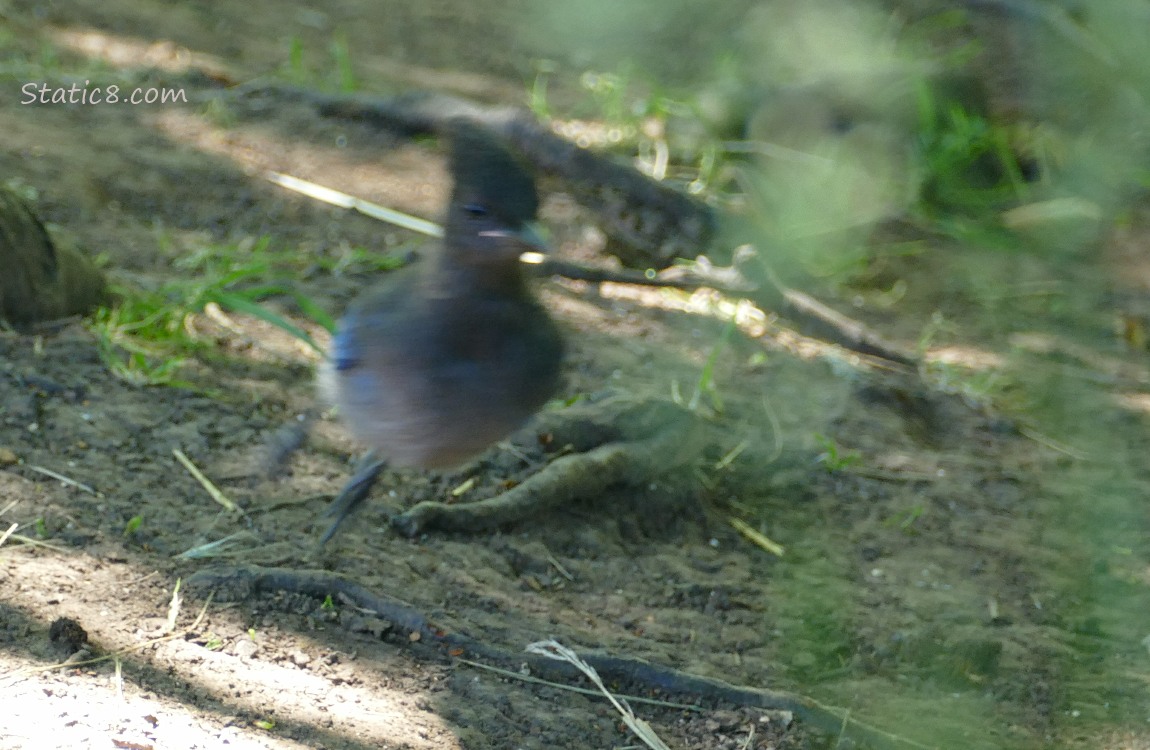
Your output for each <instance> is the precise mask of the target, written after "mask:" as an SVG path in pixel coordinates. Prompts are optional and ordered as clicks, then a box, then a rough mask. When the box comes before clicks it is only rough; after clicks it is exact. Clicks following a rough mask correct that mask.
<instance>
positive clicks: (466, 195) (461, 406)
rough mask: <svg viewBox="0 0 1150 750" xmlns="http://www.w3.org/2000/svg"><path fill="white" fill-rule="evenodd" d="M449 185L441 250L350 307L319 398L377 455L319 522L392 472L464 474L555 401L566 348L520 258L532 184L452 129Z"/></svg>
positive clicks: (513, 165)
mask: <svg viewBox="0 0 1150 750" xmlns="http://www.w3.org/2000/svg"><path fill="white" fill-rule="evenodd" d="M447 130H448V134H449V135H450V137H451V152H450V159H449V168H450V172H451V176H452V178H453V180H454V189H453V191H452V193H451V200H450V203H449V204H448V207H447V216H446V222H445V227H444V238H443V241H442V243H441V245H440V246H439V247H438V248H437V249H436V250H435V251H434V252H432V253H431V254H430V257H428V258H427V259H425V260H424V261H423V262H422V263H420V264H419V266H418V267H416V268H412V269H409V270H406V271H402V272H398V273H396V274H395V275H394V276H392V277H389V278H388V279H387V280H386V282H385V283H384V284H382V285H381V286H379V287H378V288H376V289H374V290H371V291H368V292H367V293H365V294H364V295H363V296H362V297H360V298H359V299H357V300H356V301H355V302H354V303H352V305H351V307H350V308H349V309H348V311H347V313H346V315H345V316H344V317H343V319H342V320H341V321H340V323H339V326H338V329H337V331H336V334H335V338H334V341H333V344H332V351H331V353H330V356H329V358H328V361H327V362H326V363H325V364H324V366H323V367H322V368H321V372H320V389H321V391H323V392H324V393H325V395H326V396H327V397H328V399H329V400H330V401H331V402H332V403H334V404H335V406H336V407H337V408H338V410H339V413H340V415H341V417H342V418H343V420H344V422H345V423H346V424H347V426H348V427H349V429H350V430H351V432H352V433H353V434H354V435H355V436H356V437H357V438H358V439H359V440H361V441H362V442H363V443H365V444H366V445H368V446H369V447H370V448H371V451H370V452H369V453H368V454H367V455H366V456H365V457H364V459H363V460H362V461H361V463H360V465H359V467H358V469H357V471H356V473H355V476H353V477H352V479H351V480H349V481H348V483H347V485H345V487H344V489H343V490H342V491H341V493H340V494H339V496H337V497H336V499H335V500H334V501H333V502H332V504H331V506H330V507H329V508H328V510H327V512H326V514H325V515H327V516H332V517H334V518H335V521H334V522H333V523H332V525H331V527H330V528H329V529H328V530H327V532H326V533H325V534H324V535H323V537H322V540H321V543H325V542H327V541H328V540H329V539H330V538H331V537H332V536H333V535H334V534H335V532H336V530H337V529H338V528H339V526H340V524H341V523H342V522H343V520H344V519H345V518H347V517H348V515H349V514H351V513H352V512H353V511H354V510H356V509H357V508H358V507H359V506H360V505H361V504H362V503H363V501H364V500H365V499H366V497H367V495H368V493H369V491H370V489H371V486H372V485H373V484H374V482H375V480H376V478H377V477H378V476H379V474H380V472H381V471H382V470H383V467H384V465H385V464H386V463H393V464H396V465H400V466H408V467H416V468H423V469H436V468H448V467H452V466H456V465H458V464H460V463H462V462H464V461H466V460H467V459H469V458H472V457H473V456H475V455H477V454H479V453H481V452H482V451H483V450H485V449H486V448H488V447H489V446H491V445H492V444H493V443H496V442H498V441H499V440H502V439H503V438H505V437H507V436H508V435H509V434H510V433H511V432H513V431H514V430H515V429H516V428H518V427H519V426H520V425H522V424H523V423H524V422H525V421H527V419H528V418H529V417H530V416H531V415H532V414H534V413H535V412H536V411H537V410H538V409H539V408H540V407H541V406H542V405H543V403H544V402H545V401H546V400H547V399H548V398H549V397H550V396H551V394H552V393H553V392H554V390H555V388H556V386H557V384H558V380H559V370H560V361H561V359H562V356H563V343H562V339H561V338H560V335H559V331H558V329H557V328H556V326H555V323H554V322H553V321H552V320H551V318H550V317H549V316H548V314H547V311H546V310H545V309H544V308H543V306H542V305H540V304H539V302H538V301H537V300H536V299H535V297H534V296H533V295H532V293H531V290H530V288H529V286H528V283H527V280H526V279H525V277H524V273H523V267H522V263H521V262H520V260H519V256H520V255H521V254H522V253H523V252H524V251H527V250H540V249H543V246H542V242H541V241H540V240H539V238H538V237H537V235H535V234H534V232H533V231H532V229H531V226H530V224H529V222H531V221H532V220H533V219H534V218H535V213H536V210H537V208H538V205H539V199H538V196H537V195H536V192H535V183H534V180H533V179H532V177H531V175H530V174H528V172H527V171H525V169H524V168H523V167H522V166H521V165H520V163H519V162H518V161H516V159H515V158H514V157H513V156H512V155H511V154H510V153H509V152H508V151H507V150H506V149H505V148H504V147H503V145H502V144H501V143H500V142H499V140H498V139H497V137H496V136H495V135H493V134H492V133H490V132H489V131H487V130H485V129H483V128H482V127H481V126H478V125H473V124H467V123H464V122H462V121H456V122H453V123H451V125H450V126H449V128H448V129H447Z"/></svg>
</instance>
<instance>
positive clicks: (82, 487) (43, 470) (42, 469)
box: [24, 464, 100, 497]
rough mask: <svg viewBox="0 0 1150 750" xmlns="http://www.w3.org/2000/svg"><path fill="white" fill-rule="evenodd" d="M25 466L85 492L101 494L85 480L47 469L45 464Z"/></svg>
mask: <svg viewBox="0 0 1150 750" xmlns="http://www.w3.org/2000/svg"><path fill="white" fill-rule="evenodd" d="M24 466H25V468H28V469H31V470H32V471H35V472H37V473H40V474H43V475H44V476H46V477H52V478H53V479H57V480H59V481H61V482H63V483H64V484H66V485H68V486H69V487H75V488H76V489H78V490H83V491H84V492H87V493H88V494H89V495H95V496H97V497H99V496H100V493H99V492H96V490H94V489H92V488H91V487H89V486H88V485H86V484H84V483H83V482H77V481H76V480H75V479H72V478H71V477H66V476H64V475H63V474H60V473H58V472H55V471H52V470H51V469H47V468H45V467H43V466H36V465H35V464H24Z"/></svg>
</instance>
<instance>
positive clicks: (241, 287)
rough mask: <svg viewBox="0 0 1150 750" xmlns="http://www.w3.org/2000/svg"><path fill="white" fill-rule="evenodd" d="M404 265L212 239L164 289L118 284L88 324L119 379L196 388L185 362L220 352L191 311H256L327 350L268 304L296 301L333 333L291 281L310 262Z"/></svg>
mask: <svg viewBox="0 0 1150 750" xmlns="http://www.w3.org/2000/svg"><path fill="white" fill-rule="evenodd" d="M401 263H402V261H401V260H399V259H398V258H396V257H395V256H391V255H386V256H379V255H374V254H371V253H369V252H368V251H366V250H358V249H349V250H348V251H347V252H345V253H344V254H342V255H340V256H336V257H326V256H325V257H322V258H319V259H313V258H310V257H308V256H306V255H305V254H304V253H301V252H300V251H299V250H298V249H295V248H291V249H281V248H277V247H276V246H275V245H274V244H273V243H272V241H271V239H270V238H268V237H264V238H260V239H258V240H253V241H250V242H241V243H238V244H233V245H204V246H202V247H200V248H199V249H198V250H196V251H195V252H193V253H191V254H189V255H186V256H184V257H182V258H180V259H178V260H177V261H175V263H174V265H175V269H176V271H177V272H176V273H175V274H173V275H172V276H171V278H169V279H168V280H166V281H164V282H163V283H162V285H160V287H159V288H157V289H154V290H143V289H138V288H127V287H123V286H121V287H118V288H116V289H115V292H116V297H117V299H118V301H117V302H116V304H114V305H112V306H109V307H103V308H100V309H98V310H97V311H96V313H95V314H94V315H93V316H92V317H91V319H90V320H89V322H88V324H87V325H88V328H89V330H91V331H92V333H93V334H94V335H95V337H96V341H97V346H98V350H99V353H100V356H101V358H102V360H103V361H104V363H105V364H106V365H107V367H108V368H109V369H110V370H111V371H112V372H113V373H115V374H116V375H118V376H119V377H121V378H123V379H124V380H127V381H128V382H131V383H133V384H136V385H170V386H181V387H190V386H191V383H190V382H189V381H187V380H186V379H184V378H183V374H182V373H183V366H184V365H185V364H186V362H187V360H189V359H190V358H196V357H206V358H210V357H211V356H212V354H213V350H214V344H213V343H212V342H209V341H205V340H204V339H202V338H200V337H198V336H197V335H196V334H195V333H194V332H193V329H192V328H191V327H190V326H189V325H188V318H189V316H191V315H195V314H197V313H200V312H202V311H203V310H204V308H205V307H206V306H207V305H209V304H212V303H214V304H217V305H219V306H220V307H221V308H223V309H224V310H228V311H231V312H235V313H242V314H245V315H250V316H252V317H255V318H257V319H259V320H262V321H264V322H266V323H269V324H271V325H273V326H275V327H277V328H279V329H281V330H283V331H285V332H287V333H289V334H290V335H292V336H294V337H296V338H298V339H299V340H301V341H304V342H306V343H307V344H308V345H310V346H312V347H313V348H315V349H316V350H317V351H319V346H318V345H317V344H316V343H315V342H314V341H313V340H312V338H311V336H310V335H309V334H308V333H307V332H306V331H305V330H304V328H303V327H301V326H300V325H297V324H296V323H295V322H293V321H291V320H289V319H287V318H286V317H284V316H283V315H280V314H279V313H277V312H275V311H273V310H272V309H270V308H269V307H267V306H266V305H264V304H262V302H263V301H264V300H267V299H270V298H287V299H290V300H291V301H292V302H293V303H294V304H295V306H296V308H298V310H299V311H300V314H301V315H302V317H303V318H305V319H307V320H310V321H312V322H314V323H316V324H318V325H320V326H322V327H324V328H326V329H328V330H329V331H330V330H332V329H334V326H335V323H334V320H333V319H332V317H331V316H330V315H329V314H328V313H327V312H326V311H325V310H324V309H323V307H322V306H321V305H320V304H318V303H317V302H316V301H315V300H313V299H311V298H310V297H308V296H307V295H305V294H303V293H302V292H300V291H299V290H298V289H296V288H295V284H294V283H292V282H291V281H289V279H293V278H297V277H298V276H299V275H300V274H301V273H302V272H303V270H304V267H305V265H306V266H310V267H312V268H317V269H318V270H321V271H325V272H328V273H342V272H343V271H345V270H348V269H349V268H353V267H354V268H356V269H357V270H358V269H362V268H370V269H371V270H387V269H392V268H395V267H397V266H398V265H400V264H401Z"/></svg>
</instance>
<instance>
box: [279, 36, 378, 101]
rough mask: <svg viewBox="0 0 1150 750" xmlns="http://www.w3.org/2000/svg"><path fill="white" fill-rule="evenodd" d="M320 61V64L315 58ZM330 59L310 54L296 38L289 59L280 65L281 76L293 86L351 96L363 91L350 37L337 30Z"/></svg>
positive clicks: (329, 53) (328, 52) (300, 40)
mask: <svg viewBox="0 0 1150 750" xmlns="http://www.w3.org/2000/svg"><path fill="white" fill-rule="evenodd" d="M317 57H318V58H319V60H320V61H317V59H316V58H317ZM327 58H328V59H327V60H323V58H322V56H317V55H315V54H309V51H308V49H307V47H306V45H305V43H304V41H303V39H301V38H300V37H298V36H293V37H292V38H291V39H290V40H289V42H288V51H287V60H286V61H284V63H283V64H282V65H281V66H280V70H279V74H280V76H281V77H282V78H283V79H284V80H286V81H288V82H289V83H291V84H294V85H296V86H301V87H305V88H318V89H321V90H327V91H338V92H340V93H343V94H350V93H354V92H355V91H358V90H359V89H360V83H359V79H358V77H357V76H356V74H355V64H354V62H353V61H352V51H351V45H350V44H349V43H348V40H347V34H345V33H344V32H342V31H336V32H334V33H333V34H332V36H331V40H330V41H329V42H328V45H327Z"/></svg>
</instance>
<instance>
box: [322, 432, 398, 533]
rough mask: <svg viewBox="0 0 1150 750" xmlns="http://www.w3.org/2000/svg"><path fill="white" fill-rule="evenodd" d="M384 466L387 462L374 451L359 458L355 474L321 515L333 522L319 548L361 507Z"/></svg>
mask: <svg viewBox="0 0 1150 750" xmlns="http://www.w3.org/2000/svg"><path fill="white" fill-rule="evenodd" d="M386 466H387V460H386V459H383V458H380V457H379V456H378V455H377V454H376V452H375V451H368V452H367V453H365V454H363V456H361V457H360V459H359V461H357V462H356V465H355V474H353V475H352V477H351V479H349V480H347V483H346V484H344V486H343V489H342V490H340V492H339V494H338V495H336V497H335V499H334V500H332V501H331V505H329V506H328V507H327V510H325V511H324V513H323V517H324V518H332V517H334V518H335V521H334V522H333V523H332V525H331V526H330V527H329V528H328V530H327V531H325V532H324V534H323V536H322V537H320V540H319V543H320V546H323V545H324V544H327V542H328V540H330V539H331V538H332V537H333V536H335V532H336V531H337V530H338V529H339V527H340V524H342V523H343V521H344V519H345V518H347V517H348V516H350V515H351V514H352V513H354V512H355V511H356V510H358V509H359V507H360V506H361V505H363V502H364V500H366V499H367V496H368V495H369V494H370V493H371V488H372V487H374V486H375V482H376V480H377V479H379V475H380V474H381V473H383V469H384V467H386Z"/></svg>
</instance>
